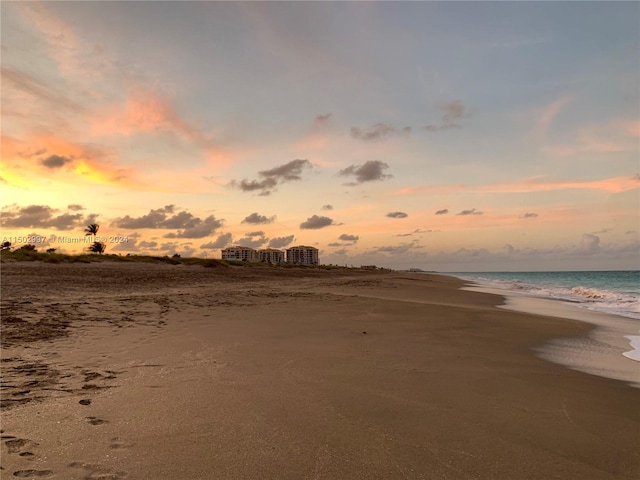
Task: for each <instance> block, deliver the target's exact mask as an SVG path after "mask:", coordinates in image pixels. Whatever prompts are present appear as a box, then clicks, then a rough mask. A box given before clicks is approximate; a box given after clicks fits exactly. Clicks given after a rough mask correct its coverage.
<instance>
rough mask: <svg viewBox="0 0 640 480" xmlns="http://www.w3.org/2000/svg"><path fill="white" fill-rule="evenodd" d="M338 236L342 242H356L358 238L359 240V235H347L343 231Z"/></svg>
mask: <svg viewBox="0 0 640 480" xmlns="http://www.w3.org/2000/svg"><path fill="white" fill-rule="evenodd" d="M338 238H339V239H340V240H342V241H344V242H353V243H356V242H357V241H358V240H360V237H359V236H358V235H347V234H346V233H343V234H342V235H340V236H339V237H338Z"/></svg>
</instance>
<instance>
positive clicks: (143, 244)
mask: <svg viewBox="0 0 640 480" xmlns="http://www.w3.org/2000/svg"><path fill="white" fill-rule="evenodd" d="M138 246H139V247H140V248H157V247H158V242H154V241H151V242H147V241H146V240H143V241H141V242H140V243H139V244H138Z"/></svg>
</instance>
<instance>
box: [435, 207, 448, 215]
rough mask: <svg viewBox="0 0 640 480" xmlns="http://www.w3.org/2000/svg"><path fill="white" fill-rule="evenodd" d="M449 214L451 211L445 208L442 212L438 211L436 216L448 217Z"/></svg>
mask: <svg viewBox="0 0 640 480" xmlns="http://www.w3.org/2000/svg"><path fill="white" fill-rule="evenodd" d="M447 213H449V209H448V208H443V209H442V210H438V211H437V212H436V215H446V214H447Z"/></svg>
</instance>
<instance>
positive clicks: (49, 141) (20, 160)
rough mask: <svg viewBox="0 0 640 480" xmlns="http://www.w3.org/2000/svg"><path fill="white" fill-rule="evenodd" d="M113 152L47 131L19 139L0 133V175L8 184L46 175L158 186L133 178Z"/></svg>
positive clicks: (130, 185) (26, 182) (146, 187)
mask: <svg viewBox="0 0 640 480" xmlns="http://www.w3.org/2000/svg"><path fill="white" fill-rule="evenodd" d="M113 155H114V153H113V152H111V151H108V150H104V149H101V148H99V147H96V146H92V145H85V144H78V143H74V142H69V141H67V140H65V139H62V138H58V137H55V136H51V135H46V136H35V137H31V138H29V139H28V140H26V141H20V140H17V139H15V138H12V137H9V136H3V137H2V176H3V178H4V179H5V180H6V181H7V182H8V184H10V185H14V186H23V187H28V186H30V185H33V184H34V183H38V181H39V180H42V179H48V180H54V181H57V182H62V183H65V182H67V183H72V184H77V183H78V182H86V181H89V182H91V183H98V184H102V185H111V186H115V187H119V188H130V189H136V190H159V189H158V187H156V186H152V185H148V184H145V183H143V182H141V181H139V180H136V179H135V176H136V174H135V172H133V171H132V170H130V169H125V168H121V167H118V166H117V165H114V164H113V163H112V162H111V161H110V160H109V157H111V156H113Z"/></svg>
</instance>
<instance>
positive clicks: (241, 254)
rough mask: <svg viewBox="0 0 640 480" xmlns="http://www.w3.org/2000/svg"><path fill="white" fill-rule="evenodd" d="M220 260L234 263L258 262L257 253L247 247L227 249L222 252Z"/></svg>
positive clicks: (258, 256)
mask: <svg viewBox="0 0 640 480" xmlns="http://www.w3.org/2000/svg"><path fill="white" fill-rule="evenodd" d="M222 260H233V261H236V262H259V261H260V255H259V254H258V252H257V251H256V250H255V249H253V248H249V247H241V246H236V247H229V248H225V249H223V250H222Z"/></svg>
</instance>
